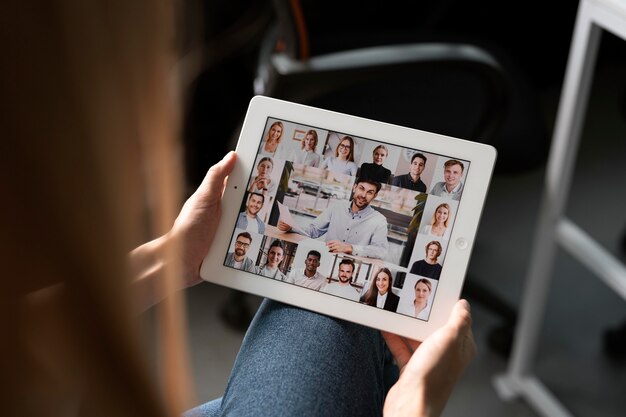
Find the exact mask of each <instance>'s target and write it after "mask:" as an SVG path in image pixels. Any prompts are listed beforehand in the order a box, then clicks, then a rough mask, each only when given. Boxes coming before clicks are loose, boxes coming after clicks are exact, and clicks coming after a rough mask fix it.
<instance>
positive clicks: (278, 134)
mask: <svg viewBox="0 0 626 417" xmlns="http://www.w3.org/2000/svg"><path fill="white" fill-rule="evenodd" d="M283 129H284V127H283V122H280V121H276V122H274V123H272V125H271V126H270V130H269V131H268V132H267V136H266V137H265V141H264V142H263V149H262V151H261V154H263V155H274V154H275V153H276V149H277V148H278V145H280V141H281V140H282V138H283Z"/></svg>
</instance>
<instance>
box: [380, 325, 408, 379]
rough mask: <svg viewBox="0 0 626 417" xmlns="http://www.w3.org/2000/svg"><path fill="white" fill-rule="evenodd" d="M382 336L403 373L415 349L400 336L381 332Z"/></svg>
mask: <svg viewBox="0 0 626 417" xmlns="http://www.w3.org/2000/svg"><path fill="white" fill-rule="evenodd" d="M381 334H382V335H383V338H384V339H385V343H387V347H388V348H389V350H390V351H391V354H392V355H393V357H394V358H395V360H396V364H397V365H398V368H400V371H402V369H403V368H404V366H405V365H406V364H407V363H408V362H409V360H410V359H411V356H412V355H413V349H411V348H410V347H409V346H408V345H407V343H406V340H405V339H404V338H403V337H401V336H398V335H397V334H393V333H388V332H384V331H381Z"/></svg>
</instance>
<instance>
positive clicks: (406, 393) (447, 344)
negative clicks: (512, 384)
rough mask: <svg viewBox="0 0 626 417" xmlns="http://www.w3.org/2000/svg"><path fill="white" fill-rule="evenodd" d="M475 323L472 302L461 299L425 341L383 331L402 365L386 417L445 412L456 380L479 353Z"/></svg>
mask: <svg viewBox="0 0 626 417" xmlns="http://www.w3.org/2000/svg"><path fill="white" fill-rule="evenodd" d="M471 326H472V316H471V313H470V307H469V304H468V302H467V301H465V300H459V301H458V302H457V303H456V305H455V306H454V309H453V310H452V314H451V315H450V318H449V320H448V323H447V324H446V325H445V326H443V327H442V328H440V329H438V330H437V331H435V332H434V333H433V334H432V335H430V336H429V337H428V338H427V339H426V340H424V341H423V342H416V341H414V340H409V339H404V338H402V337H400V336H398V335H395V334H391V333H387V332H382V334H383V337H384V338H385V342H387V346H389V350H391V353H392V354H393V356H394V357H395V359H396V362H397V364H398V367H399V368H400V378H399V379H398V382H396V384H395V385H394V386H393V387H391V389H390V390H389V393H388V394H387V398H386V400H385V405H384V409H383V414H384V415H385V416H386V417H396V416H420V417H421V416H429V417H432V416H439V415H441V412H442V411H443V409H444V407H445V404H446V401H447V400H448V397H449V396H450V394H451V392H452V388H453V387H454V384H455V383H456V381H457V380H458V379H459V377H460V376H461V374H462V373H463V371H464V370H465V368H466V367H467V365H468V364H469V363H470V361H471V360H472V359H473V358H474V356H475V355H476V343H475V342H474V336H473V334H472V329H471Z"/></svg>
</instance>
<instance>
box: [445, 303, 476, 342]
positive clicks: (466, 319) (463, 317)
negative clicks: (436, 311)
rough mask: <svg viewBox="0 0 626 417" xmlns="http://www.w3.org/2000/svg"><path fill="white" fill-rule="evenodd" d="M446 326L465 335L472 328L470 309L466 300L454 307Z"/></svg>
mask: <svg viewBox="0 0 626 417" xmlns="http://www.w3.org/2000/svg"><path fill="white" fill-rule="evenodd" d="M448 324H449V325H451V326H454V327H456V328H457V329H458V331H459V333H461V334H466V333H467V332H468V331H470V330H471V328H472V313H471V307H470V305H469V303H468V302H467V301H466V300H459V301H457V302H456V304H455V305H454V308H453V309H452V313H451V314H450V318H448Z"/></svg>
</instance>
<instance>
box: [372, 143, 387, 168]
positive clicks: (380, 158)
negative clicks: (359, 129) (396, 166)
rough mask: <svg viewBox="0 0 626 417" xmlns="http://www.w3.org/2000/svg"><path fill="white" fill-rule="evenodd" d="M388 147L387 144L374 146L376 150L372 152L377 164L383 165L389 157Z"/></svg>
mask: <svg viewBox="0 0 626 417" xmlns="http://www.w3.org/2000/svg"><path fill="white" fill-rule="evenodd" d="M387 154H388V152H387V147H385V145H378V146H377V147H375V148H374V152H372V159H373V160H374V163H375V164H376V165H382V164H383V162H385V159H387Z"/></svg>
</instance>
